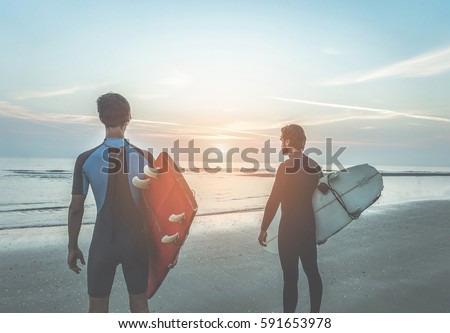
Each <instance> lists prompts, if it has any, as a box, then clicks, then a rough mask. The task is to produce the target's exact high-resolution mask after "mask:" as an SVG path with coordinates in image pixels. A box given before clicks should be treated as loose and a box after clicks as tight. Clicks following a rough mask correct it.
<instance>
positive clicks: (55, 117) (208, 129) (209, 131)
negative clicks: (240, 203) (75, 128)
mask: <svg viewBox="0 0 450 333" xmlns="http://www.w3.org/2000/svg"><path fill="white" fill-rule="evenodd" d="M0 117H4V118H15V119H21V120H26V121H32V122H36V123H42V124H44V125H47V126H51V124H53V125H54V124H71V125H74V124H75V125H76V124H84V125H93V126H98V125H99V119H98V117H97V116H86V115H72V114H55V113H33V112H32V111H30V110H29V109H27V108H25V107H22V106H17V105H12V104H10V103H8V102H4V101H0ZM131 125H132V126H135V128H136V130H139V131H141V132H142V133H145V129H149V128H152V129H154V128H157V129H160V130H161V131H162V130H163V131H164V133H165V134H163V135H167V137H171V138H173V137H174V135H183V136H187V135H191V136H192V137H197V136H204V138H206V137H207V136H208V137H211V138H216V139H217V138H220V139H224V138H229V139H240V138H243V136H247V137H249V138H251V137H255V136H256V137H258V136H262V137H270V136H269V135H266V134H261V133H255V132H250V131H245V130H234V129H229V128H225V127H213V126H198V125H192V124H183V123H175V122H164V121H151V120H141V119H133V120H132V121H131ZM152 133H154V132H152Z"/></svg>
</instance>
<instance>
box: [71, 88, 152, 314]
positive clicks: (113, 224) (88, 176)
mask: <svg viewBox="0 0 450 333" xmlns="http://www.w3.org/2000/svg"><path fill="white" fill-rule="evenodd" d="M97 107H98V113H99V118H100V121H101V122H102V123H103V124H104V125H105V130H106V136H105V140H104V141H103V143H102V144H100V145H99V146H97V147H95V148H93V149H91V150H88V151H86V152H84V153H82V154H81V155H79V156H78V158H77V161H76V164H75V170H74V176H73V188H72V201H71V203H70V207H69V216H68V227H69V228H68V231H69V255H68V259H67V263H68V265H69V268H70V269H71V270H73V271H74V272H75V273H77V274H79V272H80V270H81V269H80V267H78V265H77V260H80V262H81V263H82V264H83V265H84V263H85V262H84V257H83V253H82V251H81V250H80V249H79V247H78V235H79V232H80V228H81V222H82V218H83V212H84V201H85V198H86V194H87V191H88V187H89V184H90V185H91V187H92V191H93V193H94V197H95V201H96V205H97V218H96V221H95V227H94V232H93V236H92V242H91V245H90V248H89V257H88V265H87V280H88V294H89V312H108V307H109V295H110V292H111V288H112V285H113V281H114V276H115V272H116V267H117V265H118V264H122V270H123V274H124V277H125V282H126V285H127V289H128V293H129V299H130V310H131V312H148V311H149V310H148V304H147V297H146V289H147V282H148V281H147V278H148V250H147V249H148V246H147V237H146V236H145V230H144V225H145V224H144V218H143V215H142V213H141V212H140V208H141V207H140V202H142V201H141V198H140V195H141V193H140V192H139V191H137V190H136V189H135V188H134V187H133V186H132V183H131V180H132V178H133V177H134V176H136V175H142V172H143V167H144V165H145V164H148V162H149V160H151V155H149V154H147V152H145V153H144V152H143V151H141V150H140V149H138V148H137V147H135V146H133V145H131V144H130V143H129V142H128V141H127V140H126V139H125V138H124V134H125V129H126V127H127V125H128V123H129V121H130V119H131V113H130V105H129V104H128V101H127V100H126V99H125V98H124V97H122V96H121V95H119V94H115V93H108V94H105V95H102V96H100V97H99V98H98V99H97ZM151 162H152V161H151Z"/></svg>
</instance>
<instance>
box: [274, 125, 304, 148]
mask: <svg viewBox="0 0 450 333" xmlns="http://www.w3.org/2000/svg"><path fill="white" fill-rule="evenodd" d="M280 139H281V141H282V145H283V148H285V147H286V148H294V149H298V150H303V149H304V148H305V143H306V135H305V131H304V130H303V128H302V127H301V126H300V125H296V124H290V125H286V126H284V127H283V128H282V129H281V138H280Z"/></svg>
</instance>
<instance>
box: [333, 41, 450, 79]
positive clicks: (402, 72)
mask: <svg viewBox="0 0 450 333" xmlns="http://www.w3.org/2000/svg"><path fill="white" fill-rule="evenodd" d="M448 70H450V47H448V48H446V49H443V50H438V51H435V52H430V53H426V54H422V55H419V56H417V57H414V58H410V59H407V60H403V61H400V62H397V63H395V64H392V65H388V66H385V67H382V68H378V69H376V70H373V71H371V72H368V73H365V74H363V75H356V76H349V77H342V78H337V79H335V80H332V81H330V82H326V83H325V85H347V84H355V83H362V82H367V81H372V80H377V79H383V78H389V77H426V76H432V75H437V74H440V73H444V72H447V71H448Z"/></svg>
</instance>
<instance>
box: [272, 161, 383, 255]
mask: <svg viewBox="0 0 450 333" xmlns="http://www.w3.org/2000/svg"><path fill="white" fill-rule="evenodd" d="M319 188H322V189H324V191H327V192H326V193H323V192H322V191H320V190H319ZM382 190H383V178H382V177H381V174H380V173H379V172H378V170H377V169H375V168H374V167H372V166H370V165H368V164H361V165H356V166H353V167H350V168H348V169H346V170H342V171H336V172H333V173H330V174H328V175H326V176H324V177H322V178H321V179H320V181H319V186H318V188H317V189H316V190H315V192H314V194H313V198H312V202H313V207H314V215H315V218H316V238H317V243H318V244H321V243H323V242H325V241H326V240H327V239H328V238H330V237H331V236H333V235H334V234H335V233H337V232H338V231H339V230H341V229H342V228H344V227H345V226H346V225H348V224H349V223H350V222H352V221H353V220H355V219H357V218H358V217H359V215H360V214H361V213H362V212H363V211H364V210H365V209H366V208H368V207H370V206H371V205H372V204H373V203H374V202H375V201H377V200H378V198H379V197H380V195H381V191H382ZM280 218H281V209H280V208H278V211H277V213H276V215H275V217H274V219H273V221H272V223H271V224H270V226H269V229H267V246H266V247H265V249H266V250H267V251H269V252H270V253H274V254H277V253H278V226H279V224H280Z"/></svg>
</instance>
